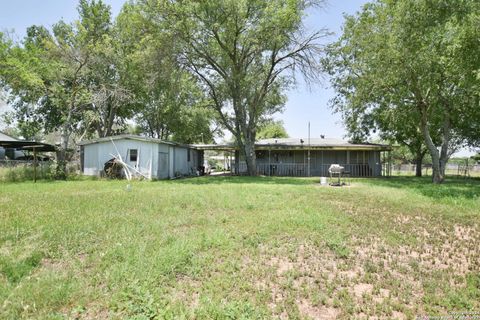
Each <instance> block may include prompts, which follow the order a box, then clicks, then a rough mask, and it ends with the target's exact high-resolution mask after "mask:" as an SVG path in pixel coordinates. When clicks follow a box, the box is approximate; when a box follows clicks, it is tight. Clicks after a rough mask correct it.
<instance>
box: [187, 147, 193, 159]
mask: <svg viewBox="0 0 480 320" xmlns="http://www.w3.org/2000/svg"><path fill="white" fill-rule="evenodd" d="M190 151H192V150H190V149H188V150H187V161H190Z"/></svg>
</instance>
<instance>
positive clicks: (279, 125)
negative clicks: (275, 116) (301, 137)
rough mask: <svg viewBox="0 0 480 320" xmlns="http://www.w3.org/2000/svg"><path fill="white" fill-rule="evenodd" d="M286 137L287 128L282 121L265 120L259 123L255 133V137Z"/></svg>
mask: <svg viewBox="0 0 480 320" xmlns="http://www.w3.org/2000/svg"><path fill="white" fill-rule="evenodd" d="M270 138H288V133H287V130H285V127H284V126H283V121H273V120H271V121H266V122H265V123H263V124H261V125H260V127H259V130H258V133H257V139H258V140H260V139H270Z"/></svg>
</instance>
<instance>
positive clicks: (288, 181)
mask: <svg viewBox="0 0 480 320" xmlns="http://www.w3.org/2000/svg"><path fill="white" fill-rule="evenodd" d="M317 180H318V179H314V178H297V177H266V176H257V177H249V176H203V177H195V178H186V179H177V180H173V181H174V183H180V184H193V185H195V184H197V185H206V184H212V185H214V184H283V185H309V184H310V185H311V184H313V183H315V182H318V181H317Z"/></svg>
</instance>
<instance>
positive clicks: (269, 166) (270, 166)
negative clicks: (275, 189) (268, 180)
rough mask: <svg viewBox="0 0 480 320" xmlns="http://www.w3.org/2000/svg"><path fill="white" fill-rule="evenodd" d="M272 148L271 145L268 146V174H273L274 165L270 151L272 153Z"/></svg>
mask: <svg viewBox="0 0 480 320" xmlns="http://www.w3.org/2000/svg"><path fill="white" fill-rule="evenodd" d="M271 151H272V149H271V148H270V147H269V148H268V175H269V176H271V175H272V165H271V160H270V153H271Z"/></svg>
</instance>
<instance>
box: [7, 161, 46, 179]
mask: <svg viewBox="0 0 480 320" xmlns="http://www.w3.org/2000/svg"><path fill="white" fill-rule="evenodd" d="M33 177H34V169H33V167H32V166H21V165H19V166H13V167H0V182H22V181H33ZM54 177H55V166H54V163H52V162H48V163H39V164H38V166H37V180H52V179H54Z"/></svg>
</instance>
